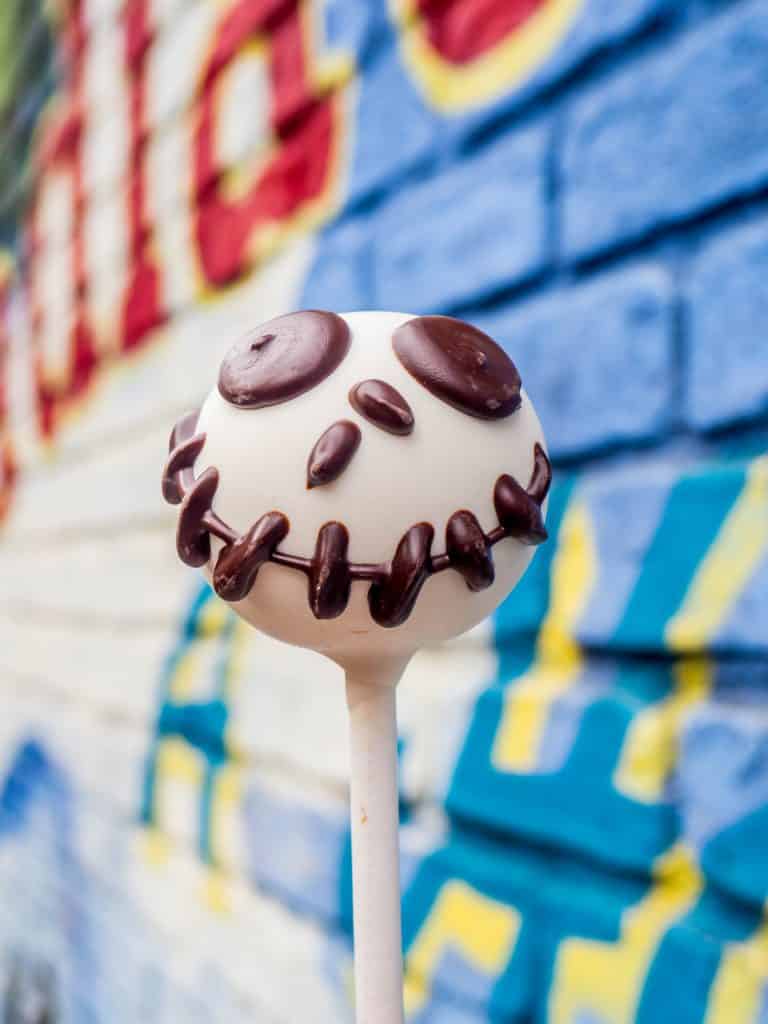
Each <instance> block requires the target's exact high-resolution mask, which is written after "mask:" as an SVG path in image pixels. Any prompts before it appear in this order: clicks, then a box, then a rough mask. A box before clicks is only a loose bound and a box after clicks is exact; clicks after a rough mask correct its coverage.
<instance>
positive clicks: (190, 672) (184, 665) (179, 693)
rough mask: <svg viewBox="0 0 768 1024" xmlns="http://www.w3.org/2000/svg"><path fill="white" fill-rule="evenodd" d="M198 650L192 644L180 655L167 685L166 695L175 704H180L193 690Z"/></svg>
mask: <svg viewBox="0 0 768 1024" xmlns="http://www.w3.org/2000/svg"><path fill="white" fill-rule="evenodd" d="M198 655H199V651H198V649H197V647H196V646H195V645H194V644H193V645H192V646H191V647H188V648H187V649H186V651H184V653H183V654H182V655H181V657H180V658H179V660H178V662H177V663H176V667H175V669H174V670H173V675H172V677H171V681H170V683H169V685H168V695H169V697H170V699H171V700H172V701H173V702H174V703H176V704H182V703H184V701H185V700H187V699H188V698H189V697H190V696H191V695H192V693H193V691H194V682H195V673H196V671H197V667H198V661H199V657H198Z"/></svg>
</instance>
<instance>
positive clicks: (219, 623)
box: [197, 594, 230, 636]
mask: <svg viewBox="0 0 768 1024" xmlns="http://www.w3.org/2000/svg"><path fill="white" fill-rule="evenodd" d="M229 614H230V612H229V609H228V608H227V606H226V604H225V603H224V602H223V601H222V600H221V599H220V598H218V597H216V595H215V594H214V595H212V596H211V597H210V598H209V599H208V600H207V601H206V602H205V604H204V605H203V607H202V608H201V609H200V614H199V615H198V619H197V632H198V634H199V635H200V636H219V634H220V633H221V632H222V630H223V629H224V625H225V623H226V621H227V615H229Z"/></svg>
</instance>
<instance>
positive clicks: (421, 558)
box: [163, 413, 552, 628]
mask: <svg viewBox="0 0 768 1024" xmlns="http://www.w3.org/2000/svg"><path fill="white" fill-rule="evenodd" d="M197 418H198V414H197V413H190V414H188V415H187V416H185V417H183V418H182V419H181V420H180V421H179V422H178V423H177V424H176V426H175V427H174V429H173V432H172V433H171V440H170V445H169V449H170V455H169V458H168V461H167V462H166V465H165V470H164V472H163V494H164V496H165V498H166V500H167V501H169V502H170V503H171V504H178V503H179V502H181V512H180V515H179V527H178V541H177V547H178V552H179V557H180V558H181V560H182V561H183V562H185V563H186V564H187V565H191V566H194V567H199V566H201V565H204V564H205V563H206V562H207V561H208V559H209V558H210V537H209V534H213V535H214V536H215V537H218V538H219V539H220V540H223V541H224V547H223V548H222V550H221V551H220V553H219V556H218V558H217V560H216V565H215V567H214V571H213V585H214V588H215V589H216V592H217V593H218V594H219V596H220V597H222V598H223V599H224V600H226V601H239V600H242V599H243V598H244V597H246V596H247V595H248V593H249V591H250V589H251V587H252V586H253V584H254V582H255V580H256V577H257V575H258V572H259V569H260V568H261V566H262V565H263V564H264V563H265V562H267V561H270V562H274V563H275V564H276V565H282V566H285V567H287V568H289V569H294V570H297V571H299V572H303V573H304V574H305V576H307V578H308V600H309V605H310V608H311V610H312V614H313V615H314V616H315V617H316V618H318V619H330V618H336V617H337V616H339V615H341V614H342V612H343V611H344V609H345V608H346V607H347V603H348V602H349V595H350V591H351V584H352V582H353V581H354V580H364V581H367V582H370V583H371V584H372V585H371V587H370V589H369V591H368V605H369V608H370V611H371V616H372V618H373V619H374V621H375V622H377V623H378V624H379V625H380V626H384V627H387V628H392V627H394V626H399V625H402V623H403V622H405V621H406V620H407V619H408V616H409V615H410V614H411V611H412V610H413V607H414V605H415V603H416V600H417V599H418V596H419V593H420V591H421V588H422V587H423V586H424V583H425V582H426V580H427V579H428V578H429V577H430V576H433V575H435V574H436V573H439V572H443V571H444V570H446V569H454V570H455V571H456V572H459V573H460V574H461V575H462V577H463V578H464V581H465V582H466V584H467V587H468V588H469V589H470V590H472V591H480V590H484V589H485V588H486V587H489V586H491V584H492V583H493V581H494V577H495V573H494V567H493V558H492V555H491V548H492V547H493V546H494V545H495V544H498V543H499V542H500V541H502V540H504V538H506V537H514V538H516V539H517V540H519V541H521V542H522V543H523V544H541V543H542V541H544V540H546V539H547V531H546V528H545V526H544V521H543V518H542V515H541V506H542V504H543V502H544V499H545V498H546V496H547V494H548V492H549V488H550V484H551V481H552V468H551V466H550V462H549V459H548V458H547V455H546V453H545V451H544V449H543V448H542V447H541V445H540V444H538V443H537V444H536V445H535V446H534V462H533V472H532V473H531V479H530V482H529V484H528V488H527V489H525V488H523V487H522V486H521V485H520V484H519V483H518V482H517V481H516V480H515V478H514V477H512V476H509V474H506V473H505V474H502V476H500V477H499V478H498V480H497V481H496V485H495V487H494V495H493V497H494V505H495V508H496V514H497V515H498V517H499V525H498V526H497V527H495V528H494V529H493V530H491V532H490V533H488V534H485V533H483V530H482V528H481V526H480V524H479V522H478V521H477V518H476V516H475V515H474V514H473V513H472V512H469V511H467V510H466V509H462V510H460V511H458V512H454V514H453V515H452V516H451V518H450V519H449V520H448V524H447V526H446V531H445V535H446V550H445V552H444V553H443V554H440V555H432V553H431V549H432V542H433V539H434V532H435V531H434V527H433V526H432V525H431V524H430V523H416V524H415V525H414V526H411V527H410V528H409V529H408V530H406V532H405V533H404V534H403V536H402V537H401V539H400V541H399V543H398V545H397V550H396V552H395V555H394V557H393V559H392V561H391V562H385V563H381V564H373V563H364V562H348V561H347V548H348V544H349V535H348V533H347V529H346V527H345V526H344V525H343V524H342V523H326V524H325V525H324V526H322V527H321V528H320V530H319V532H318V537H317V543H316V546H315V552H314V554H313V556H312V558H301V557H299V556H297V555H291V554H288V553H287V552H284V551H280V550H279V548H278V546H279V544H280V543H281V542H282V541H283V540H284V539H285V537H286V536H287V535H288V532H289V529H290V524H289V521H288V519H287V517H286V516H285V515H284V514H283V513H282V512H268V513H267V514H266V515H264V516H262V517H261V518H260V519H259V520H258V521H257V522H256V523H255V524H254V525H253V526H252V527H251V529H250V530H249V531H248V532H247V533H245V534H243V535H242V536H239V535H238V534H237V533H235V531H234V530H232V529H231V527H229V526H227V524H226V523H224V522H222V520H221V519H219V517H218V516H217V515H216V514H215V512H214V511H213V509H212V504H213V498H214V496H215V494H216V489H217V487H218V483H219V474H218V470H216V469H215V468H214V467H212V466H209V467H208V468H207V469H206V470H205V471H204V472H203V473H201V474H200V476H199V477H195V476H194V472H193V467H194V462H195V460H196V458H197V456H198V455H199V453H200V451H201V450H202V448H203V446H204V444H205V434H196V433H195V430H196V425H197Z"/></svg>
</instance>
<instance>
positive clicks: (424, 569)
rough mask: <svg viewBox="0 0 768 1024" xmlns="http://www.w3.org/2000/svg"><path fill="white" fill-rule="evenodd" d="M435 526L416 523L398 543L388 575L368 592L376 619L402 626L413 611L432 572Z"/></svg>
mask: <svg viewBox="0 0 768 1024" xmlns="http://www.w3.org/2000/svg"><path fill="white" fill-rule="evenodd" d="M434 536H435V529H434V527H433V526H432V525H431V523H416V525H415V526H412V527H411V528H410V530H408V531H407V532H406V533H405V535H404V536H403V537H402V539H401V541H400V543H399V544H398V545H397V551H396V552H395V557H394V558H393V559H392V565H391V566H390V568H389V572H388V573H387V575H386V577H385V578H384V579H383V580H381V581H380V582H378V583H374V584H373V585H372V586H371V589H370V590H369V591H368V607H369V608H370V610H371V616H372V618H373V620H374V622H378V624H379V625H380V626H386V627H387V628H392V627H393V626H400V625H402V624H403V623H404V622H405V620H406V619H407V618H408V616H409V615H410V614H411V612H412V611H413V606H414V604H416V598H417V597H418V596H419V592H420V590H421V588H422V587H423V586H424V584H425V583H426V581H427V579H428V577H429V575H430V572H431V565H430V551H431V548H432V540H433V539H434Z"/></svg>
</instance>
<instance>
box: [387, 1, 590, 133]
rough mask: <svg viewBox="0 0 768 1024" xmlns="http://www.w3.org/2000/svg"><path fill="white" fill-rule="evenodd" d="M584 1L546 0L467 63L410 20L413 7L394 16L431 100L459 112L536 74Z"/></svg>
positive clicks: (409, 60) (403, 47) (442, 108)
mask: <svg viewBox="0 0 768 1024" xmlns="http://www.w3.org/2000/svg"><path fill="white" fill-rule="evenodd" d="M583 2H584V0H548V2H547V3H545V4H543V5H542V6H541V7H540V8H539V9H538V10H537V11H536V12H535V13H534V14H532V15H531V16H530V17H529V18H528V19H527V20H526V21H525V22H524V23H523V24H522V25H521V26H520V27H519V28H517V29H515V30H514V31H512V32H510V33H509V34H508V35H507V36H506V37H505V38H504V39H502V40H500V41H499V42H498V43H497V44H496V45H495V46H492V47H490V49H489V50H488V51H487V52H486V53H484V54H482V55H481V56H479V57H476V58H475V59H474V60H471V61H467V63H465V64H456V63H452V62H450V61H447V60H445V59H444V58H443V57H442V56H441V55H440V54H439V53H438V52H437V51H436V50H435V48H434V47H433V45H432V43H431V40H430V38H429V33H428V31H427V29H426V27H425V26H424V23H423V21H421V19H417V20H416V21H415V22H412V14H411V9H410V5H403V8H404V9H403V11H402V14H400V13H398V14H396V18H397V20H398V21H399V22H400V23H401V28H400V39H401V44H400V45H401V50H402V53H403V57H404V60H405V63H406V65H407V67H408V69H409V70H410V72H411V74H412V75H413V77H414V79H415V80H416V81H417V82H418V83H420V85H421V87H422V89H423V91H424V93H425V95H426V97H427V99H428V100H429V102H430V103H431V104H432V105H433V106H434V107H436V108H437V109H438V110H440V111H442V112H443V113H446V114H458V113H461V112H463V111H467V110H471V109H472V108H473V107H478V106H481V105H482V104H484V103H487V102H488V101H490V100H492V99H495V98H497V97H499V96H501V95H502V94H503V93H504V92H506V91H508V90H509V89H511V88H512V87H513V86H515V85H516V84H518V83H519V82H521V81H523V80H524V79H525V78H526V77H527V76H528V75H530V74H532V73H533V72H534V71H535V70H536V68H537V67H538V66H539V65H540V64H542V63H543V62H544V61H545V60H546V58H547V57H548V56H549V55H550V53H551V52H552V51H553V50H554V49H555V47H556V46H557V44H558V43H559V42H560V40H561V39H562V38H563V36H564V35H565V32H566V31H567V29H568V27H569V26H570V25H571V24H572V22H573V21H574V19H575V17H576V15H577V14H578V12H579V11H580V9H581V7H582V5H583ZM394 6H395V8H396V7H397V5H394Z"/></svg>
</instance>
